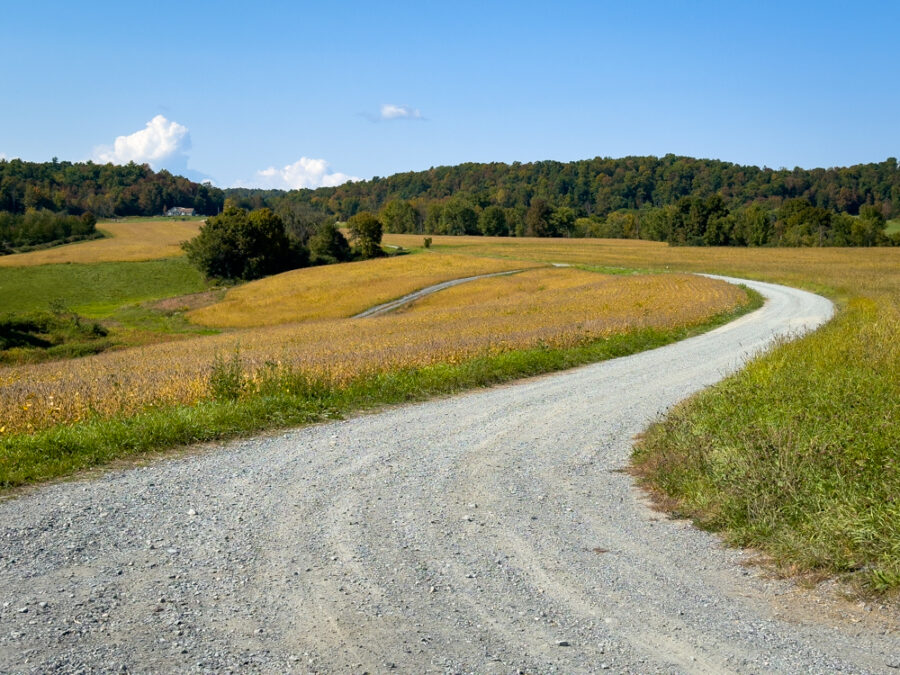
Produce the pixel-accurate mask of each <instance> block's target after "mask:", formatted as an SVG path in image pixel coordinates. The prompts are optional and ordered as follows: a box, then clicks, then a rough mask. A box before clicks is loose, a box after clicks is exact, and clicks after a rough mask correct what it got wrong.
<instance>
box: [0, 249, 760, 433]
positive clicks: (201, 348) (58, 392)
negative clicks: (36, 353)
mask: <svg viewBox="0 0 900 675" xmlns="http://www.w3.org/2000/svg"><path fill="white" fill-rule="evenodd" d="M435 257H437V256H435ZM383 262H389V261H383ZM745 301H746V295H745V293H744V292H743V291H742V290H741V289H739V288H737V287H734V286H731V285H729V284H724V283H721V282H718V281H713V280H710V279H706V278H703V277H696V276H692V275H691V276H686V275H674V274H672V275H649V276H629V277H622V276H613V277H610V276H604V275H599V274H596V273H591V272H584V271H581V270H574V269H541V270H534V271H530V272H523V273H521V274H519V275H515V276H512V277H495V278H491V279H484V280H480V281H475V282H471V283H470V284H466V285H464V286H459V287H456V288H453V289H449V290H447V291H443V292H442V293H441V294H440V295H439V296H434V297H432V298H429V299H427V300H425V301H422V302H421V303H417V304H416V305H413V306H412V307H411V308H410V309H409V310H408V311H406V312H403V313H401V314H397V315H385V316H382V317H375V318H369V319H326V320H318V321H309V322H305V323H296V324H287V325H281V326H273V327H265V328H254V329H247V330H243V331H237V332H234V333H229V334H225V335H215V336H205V337H199V338H195V339H192V340H189V341H183V342H178V343H169V344H159V345H152V346H147V347H143V348H136V349H128V350H123V351H118V352H110V353H106V354H101V355H97V356H93V357H88V358H83V359H78V360H75V361H65V362H54V363H45V364H38V365H32V366H17V367H11V368H3V369H0V420H2V422H0V426H3V427H5V433H7V434H9V433H21V432H31V431H34V430H38V429H43V428H47V427H51V426H53V425H60V424H72V423H75V422H78V421H81V420H85V419H87V418H91V417H93V416H102V417H115V416H127V415H133V414H136V413H138V412H140V411H142V410H145V409H146V408H147V407H148V406H167V405H172V404H192V403H195V402H197V401H199V400H201V399H203V398H205V397H207V396H208V395H209V393H210V391H209V378H210V373H211V368H212V364H213V363H214V362H215V361H216V358H217V356H219V357H223V355H224V356H228V355H230V354H231V353H232V352H233V351H234V350H235V349H236V348H237V349H239V358H240V364H241V370H242V372H244V373H247V374H248V377H249V378H250V379H251V380H252V379H253V378H256V377H269V376H270V375H271V370H272V369H273V368H274V369H280V370H285V369H287V370H290V371H291V372H294V373H303V374H304V376H305V377H308V378H309V379H311V380H315V381H318V382H321V383H323V384H324V385H325V386H333V387H340V386H343V385H345V384H347V383H348V382H350V381H351V380H354V379H358V378H359V377H361V376H365V375H371V374H373V373H384V372H391V371H396V370H399V369H408V368H414V367H420V366H427V365H430V364H437V363H450V364H453V363H461V362H463V361H466V360H467V359H472V358H475V357H479V356H490V355H496V354H501V353H505V352H510V351H513V350H519V349H528V348H532V347H536V346H544V347H548V348H553V347H569V346H575V345H579V344H583V343H586V342H588V341H591V340H596V339H597V338H600V337H604V336H609V335H613V334H621V333H626V332H629V331H636V330H639V329H645V328H656V329H660V330H668V329H674V328H676V327H680V326H685V325H691V324H697V323H701V322H703V321H705V320H707V319H709V318H710V317H712V316H714V315H717V314H720V313H721V312H723V311H727V310H729V309H731V308H732V307H734V306H736V305H738V304H740V303H742V302H745Z"/></svg>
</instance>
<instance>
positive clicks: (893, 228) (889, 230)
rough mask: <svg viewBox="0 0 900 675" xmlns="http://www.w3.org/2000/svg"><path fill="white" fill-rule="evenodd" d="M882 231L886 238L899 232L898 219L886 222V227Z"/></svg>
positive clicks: (899, 219)
mask: <svg viewBox="0 0 900 675" xmlns="http://www.w3.org/2000/svg"><path fill="white" fill-rule="evenodd" d="M884 231H885V234H887V235H888V236H890V235H892V234H896V233H898V232H900V218H894V220H889V221H887V226H886V227H885V228H884Z"/></svg>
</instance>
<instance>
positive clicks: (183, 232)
mask: <svg viewBox="0 0 900 675" xmlns="http://www.w3.org/2000/svg"><path fill="white" fill-rule="evenodd" d="M200 224H201V223H200V221H197V220H172V219H171V218H166V219H159V220H134V221H122V222H116V223H101V224H99V225H98V228H97V229H99V230H101V231H103V232H105V233H107V234H108V235H109V237H107V238H105V239H93V240H91V241H82V242H78V243H75V244H67V245H65V246H56V247H54V248H48V249H43V250H40V251H31V252H30V253H17V254H15V255H7V256H2V257H0V266H4V267H22V266H31V265H49V264H54V263H99V262H135V261H139V260H156V259H158V258H173V257H175V256H180V255H183V254H184V252H183V251H182V250H181V242H183V241H187V240H188V239H192V238H193V237H195V236H197V232H198V231H199V230H200Z"/></svg>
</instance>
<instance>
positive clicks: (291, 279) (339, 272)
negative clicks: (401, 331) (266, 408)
mask: <svg viewBox="0 0 900 675" xmlns="http://www.w3.org/2000/svg"><path fill="white" fill-rule="evenodd" d="M535 265H536V263H531V262H529V263H521V262H511V261H509V260H492V259H490V258H473V257H471V256H454V255H434V254H430V253H423V254H421V255H416V256H408V255H406V256H399V257H396V258H389V259H387V260H383V259H375V260H364V261H361V262H354V263H347V264H345V265H325V266H322V267H308V268H305V269H299V270H292V271H290V272H285V273H283V274H276V275H275V276H271V277H268V278H266V279H260V280H259V281H253V282H250V283H249V284H244V285H243V286H239V287H238V288H233V289H231V290H230V291H228V293H227V294H226V296H225V298H224V299H223V300H222V301H221V302H219V303H216V304H215V305H211V306H209V307H204V308H201V309H198V310H195V311H193V312H190V313H189V314H188V317H189V318H190V319H191V320H192V321H195V322H197V323H200V324H203V325H207V326H216V327H220V328H224V327H229V328H248V327H251V326H275V325H278V324H282V323H289V322H293V321H308V320H310V319H334V318H342V317H348V316H353V315H354V314H358V313H360V312H362V311H365V310H366V309H368V308H370V307H374V306H375V305H380V304H382V303H385V302H389V301H391V300H395V299H397V298H400V297H403V296H404V295H407V294H408V293H412V292H413V291H417V290H419V289H420V288H425V287H427V286H432V285H434V284H437V283H440V282H442V281H448V280H450V279H460V278H463V277H471V276H477V275H480V274H490V273H492V272H505V271H508V270H514V269H522V268H524V267H534V266H535Z"/></svg>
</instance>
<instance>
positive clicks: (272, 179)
mask: <svg viewBox="0 0 900 675" xmlns="http://www.w3.org/2000/svg"><path fill="white" fill-rule="evenodd" d="M329 168H330V167H329V165H328V162H326V161H325V160H324V159H311V158H309V157H301V158H300V159H298V160H297V161H296V162H294V163H293V164H288V165H287V166H286V167H284V168H283V169H276V168H275V167H274V166H270V167H269V168H268V169H264V170H263V171H257V172H256V180H255V181H254V183H255V184H254V185H253V186H252V187H266V188H277V189H280V190H297V189H300V188H317V187H334V186H335V185H340V184H342V183H346V182H347V181H358V180H362V178H357V177H356V176H348V175H347V174H345V173H339V172H329Z"/></svg>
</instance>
